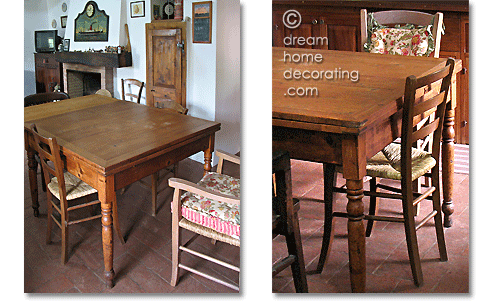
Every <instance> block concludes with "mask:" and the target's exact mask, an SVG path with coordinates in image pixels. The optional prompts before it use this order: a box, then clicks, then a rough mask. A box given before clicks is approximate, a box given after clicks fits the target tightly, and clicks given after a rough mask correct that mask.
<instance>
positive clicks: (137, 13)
mask: <svg viewBox="0 0 500 301" xmlns="http://www.w3.org/2000/svg"><path fill="white" fill-rule="evenodd" d="M144 3H145V1H134V2H130V17H131V18H141V17H144V16H145V13H144Z"/></svg>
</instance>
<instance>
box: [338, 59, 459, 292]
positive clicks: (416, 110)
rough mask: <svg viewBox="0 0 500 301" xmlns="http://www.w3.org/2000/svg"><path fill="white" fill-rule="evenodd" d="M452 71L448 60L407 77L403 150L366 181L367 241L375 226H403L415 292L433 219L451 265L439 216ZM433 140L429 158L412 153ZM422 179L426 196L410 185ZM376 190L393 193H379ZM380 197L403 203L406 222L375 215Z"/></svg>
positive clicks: (371, 169)
mask: <svg viewBox="0 0 500 301" xmlns="http://www.w3.org/2000/svg"><path fill="white" fill-rule="evenodd" d="M454 65H455V62H454V60H453V59H451V58H450V59H448V61H447V62H446V66H445V67H444V68H441V69H440V70H438V71H436V72H433V73H431V74H428V75H425V76H422V77H418V78H417V77H415V76H409V77H408V78H407V79H406V87H405V94H404V102H403V116H402V126H401V144H397V143H391V144H390V145H389V146H387V147H385V148H384V150H383V151H381V152H379V153H377V154H376V155H375V156H374V157H372V158H371V159H370V160H369V161H368V162H367V166H366V172H367V175H368V176H370V177H371V180H370V191H366V192H365V195H368V196H370V209H369V214H368V215H365V217H364V218H365V219H366V220H368V225H367V236H370V234H371V229H372V227H373V221H385V222H398V223H403V224H404V229H405V234H406V244H407V248H408V255H409V258H410V265H411V270H412V274H413V280H414V283H415V285H416V286H421V285H422V284H423V274H422V267H421V263H420V255H419V251H418V243H417V235H416V231H417V230H418V229H420V228H421V227H422V226H423V225H424V224H426V223H427V222H428V221H430V220H431V219H433V220H434V227H435V230H436V236H437V244H438V249H439V256H440V257H439V258H440V260H441V261H446V260H448V257H447V252H446V244H445V238H444V229H443V222H442V215H441V196H440V173H439V160H440V154H441V150H440V140H441V131H442V128H443V120H444V113H445V108H446V101H447V97H448V91H449V88H450V83H451V78H452V75H453V68H454ZM436 91H438V92H437V93H436ZM432 113H434V114H435V118H434V120H433V121H432V122H430V123H429V124H427V125H425V126H424V127H422V128H416V127H415V125H416V124H417V123H418V122H419V121H421V119H422V118H426V117H428V116H430V115H431V114H432ZM429 135H433V144H432V152H431V153H429V152H426V151H423V150H420V149H417V148H414V147H412V145H413V143H414V142H415V141H416V140H418V139H422V138H424V137H426V136H429ZM422 176H426V177H431V179H432V181H431V183H432V185H431V186H430V187H429V188H427V189H426V191H424V192H423V193H417V192H414V191H413V186H412V183H413V182H414V181H415V180H416V179H417V178H420V177H422ZM378 178H386V179H391V180H395V181H396V183H395V184H398V182H399V184H400V187H401V188H397V185H396V187H392V186H390V185H382V184H379V183H378V182H377V179H378ZM378 188H380V189H384V190H386V191H389V192H392V193H382V192H378V191H377V190H378ZM334 191H336V192H345V189H342V188H335V189H334ZM378 197H380V198H384V199H397V200H400V201H401V202H402V208H403V217H393V216H379V215H377V206H376V204H377V198H378ZM424 200H431V201H432V210H431V212H430V213H429V214H427V215H426V216H424V217H423V218H421V219H420V221H419V222H418V223H417V221H416V219H417V218H418V216H416V214H415V213H416V208H415V207H416V206H417V205H418V204H419V203H421V202H422V201H424ZM333 216H337V217H347V214H346V213H345V212H334V213H333Z"/></svg>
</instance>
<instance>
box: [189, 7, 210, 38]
mask: <svg viewBox="0 0 500 301" xmlns="http://www.w3.org/2000/svg"><path fill="white" fill-rule="evenodd" d="M193 43H207V44H210V43H212V1H204V2H193Z"/></svg>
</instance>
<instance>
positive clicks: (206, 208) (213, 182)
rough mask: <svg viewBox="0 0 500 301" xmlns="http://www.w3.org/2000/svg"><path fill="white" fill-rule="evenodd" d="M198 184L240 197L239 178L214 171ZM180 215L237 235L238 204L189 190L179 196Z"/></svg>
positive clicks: (238, 224)
mask: <svg viewBox="0 0 500 301" xmlns="http://www.w3.org/2000/svg"><path fill="white" fill-rule="evenodd" d="M198 185H200V186H202V187H205V188H207V189H210V190H214V191H218V192H220V193H222V194H226V195H230V196H234V197H237V198H239V197H240V179H237V178H233V177H231V176H228V175H224V174H219V173H215V172H209V173H207V174H206V175H205V176H204V177H203V178H202V179H201V180H200V181H199V182H198ZM181 203H182V216H183V217H184V218H186V219H187V220H189V221H191V222H194V223H197V224H201V225H202V226H205V227H209V228H212V229H214V230H216V231H219V232H222V233H225V234H228V235H230V236H233V237H239V228H240V206H239V205H234V204H228V203H223V202H219V201H215V200H211V199H208V198H205V197H201V196H199V195H196V194H194V193H191V192H186V193H184V194H183V195H182V196H181Z"/></svg>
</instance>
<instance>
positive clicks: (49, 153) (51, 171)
mask: <svg viewBox="0 0 500 301" xmlns="http://www.w3.org/2000/svg"><path fill="white" fill-rule="evenodd" d="M31 133H32V135H33V136H34V140H35V147H36V150H37V152H38V154H39V155H40V159H41V162H42V170H43V173H44V174H45V179H46V180H47V182H48V183H46V185H47V238H46V242H47V244H49V243H50V242H51V233H52V221H54V222H55V223H56V225H57V226H58V227H59V228H60V229H61V263H62V264H63V265H64V264H66V262H67V261H68V236H69V232H68V226H70V225H74V224H77V223H81V222H86V221H90V220H93V219H97V218H100V217H102V215H101V214H98V215H91V216H88V217H84V218H80V219H75V220H71V219H70V213H72V212H74V211H73V210H77V209H81V208H85V207H89V206H94V205H99V204H100V201H99V200H97V199H96V200H92V199H91V198H90V196H91V195H92V194H95V193H96V192H97V190H95V189H94V188H92V187H91V186H90V185H88V184H87V183H85V182H83V181H82V180H80V179H78V178H77V177H76V176H74V175H72V174H71V173H69V172H67V171H64V162H63V160H62V158H61V151H60V147H59V144H58V143H57V141H56V139H55V138H46V137H44V136H42V135H40V134H39V133H38V131H37V129H36V126H35V125H34V124H33V125H31ZM53 197H55V198H56V199H58V200H59V203H58V204H57V203H56V202H54V198H53ZM83 197H84V198H85V202H77V201H76V200H77V199H80V198H83ZM70 203H72V205H71V206H70ZM73 203H76V204H74V205H73ZM54 208H55V209H56V211H57V213H59V218H58V217H56V216H55V215H54V214H53V209H54ZM113 220H114V227H115V231H116V233H117V235H118V236H119V238H120V241H121V242H122V244H123V243H125V241H124V240H123V236H122V235H121V232H120V226H119V224H118V214H117V206H116V202H115V203H113Z"/></svg>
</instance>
